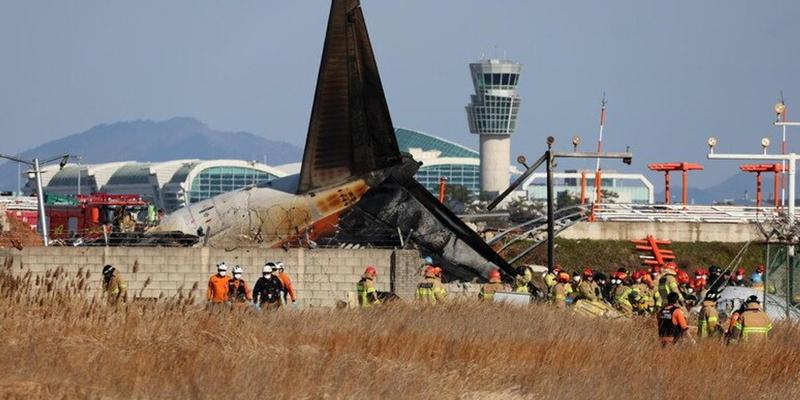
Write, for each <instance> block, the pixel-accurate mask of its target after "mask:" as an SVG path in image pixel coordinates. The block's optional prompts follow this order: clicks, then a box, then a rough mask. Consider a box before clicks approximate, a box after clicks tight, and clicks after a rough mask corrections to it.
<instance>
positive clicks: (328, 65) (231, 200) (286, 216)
mask: <svg viewBox="0 0 800 400" xmlns="http://www.w3.org/2000/svg"><path fill="white" fill-rule="evenodd" d="M419 166H420V163H419V162H417V161H415V160H414V159H413V158H412V157H411V156H410V155H408V154H402V153H401V152H400V151H399V149H398V145H397V139H396V137H395V134H394V129H393V125H392V120H391V117H390V115H389V108H388V106H387V103H386V98H385V95H384V92H383V86H382V85H381V80H380V77H379V74H378V67H377V64H376V62H375V57H374V55H373V52H372V45H371V44H370V40H369V36H368V35H367V27H366V25H365V23H364V16H363V14H362V11H361V5H360V3H359V1H358V0H333V2H332V5H331V11H330V16H329V20H328V27H327V33H326V37H325V45H324V48H323V51H322V61H321V63H320V68H319V76H318V78H317V86H316V92H315V94H314V103H313V108H312V112H311V121H310V123H309V127H308V136H307V138H306V145H305V152H304V154H303V162H302V167H301V171H300V174H299V175H292V176H287V177H284V178H279V179H276V180H273V181H271V182H268V183H265V184H260V185H258V186H255V187H248V188H245V189H241V190H238V191H235V192H230V193H225V194H221V195H218V196H216V197H213V198H211V199H208V200H205V201H201V202H198V203H195V204H192V205H190V206H187V207H185V208H183V209H179V210H177V211H175V212H174V213H172V214H170V215H169V216H167V217H166V218H165V219H164V220H163V221H162V222H161V224H160V225H159V226H158V227H157V228H155V229H154V232H153V233H154V234H155V233H157V232H170V231H180V232H183V233H186V234H198V233H200V232H201V234H202V235H203V238H202V239H201V240H202V241H204V242H205V243H206V244H207V245H209V246H214V247H225V248H233V247H244V246H266V247H298V246H312V245H313V244H314V243H317V242H320V241H324V240H325V239H326V238H336V237H338V238H341V239H342V240H360V241H361V242H362V243H369V242H370V241H371V240H376V241H378V240H381V238H380V236H381V235H380V234H375V232H393V233H394V235H395V238H399V237H400V236H401V235H403V236H405V237H404V238H403V240H409V241H411V242H413V243H414V244H416V245H417V246H418V247H419V248H420V250H421V251H422V252H423V253H425V254H429V255H431V256H433V257H434V259H435V260H436V261H437V262H440V263H441V264H443V266H444V270H445V275H446V277H449V278H451V279H462V280H471V279H474V278H481V279H483V278H486V277H487V275H488V272H489V271H490V270H491V269H493V268H500V269H501V270H502V271H503V272H504V273H505V274H506V275H507V276H513V268H512V267H511V265H509V264H508V263H507V262H506V261H505V260H503V258H502V257H500V256H499V255H498V254H497V253H496V252H494V251H493V250H492V249H491V247H489V246H488V245H487V244H486V243H485V242H484V241H483V239H481V238H480V237H479V236H478V235H477V234H476V233H475V232H473V231H472V230H471V229H470V228H469V227H468V226H467V225H466V224H464V223H463V222H462V221H461V220H460V219H459V218H458V217H457V216H456V215H455V214H453V213H452V212H451V211H450V210H449V209H448V208H447V207H445V206H444V205H442V204H441V203H440V202H439V201H438V200H437V199H436V198H435V197H433V196H432V195H431V194H430V193H429V192H428V191H427V190H426V189H425V188H424V187H423V186H422V185H421V184H420V183H418V182H417V181H416V180H415V179H414V174H415V173H416V172H417V169H418V168H419Z"/></svg>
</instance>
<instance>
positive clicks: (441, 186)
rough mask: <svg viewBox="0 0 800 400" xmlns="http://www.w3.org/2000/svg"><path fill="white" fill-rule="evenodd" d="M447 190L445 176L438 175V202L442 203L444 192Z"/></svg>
mask: <svg viewBox="0 0 800 400" xmlns="http://www.w3.org/2000/svg"><path fill="white" fill-rule="evenodd" d="M446 192H447V177H446V176H440V177H439V203H442V204H444V199H445V193H446Z"/></svg>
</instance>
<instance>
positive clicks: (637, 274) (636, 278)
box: [631, 271, 647, 281]
mask: <svg viewBox="0 0 800 400" xmlns="http://www.w3.org/2000/svg"><path fill="white" fill-rule="evenodd" d="M642 275H643V274H642V271H633V275H632V276H631V277H632V278H633V280H634V281H639V280H641V279H642ZM644 275H647V274H644Z"/></svg>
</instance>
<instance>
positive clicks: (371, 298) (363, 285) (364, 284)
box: [356, 274, 381, 308]
mask: <svg viewBox="0 0 800 400" xmlns="http://www.w3.org/2000/svg"><path fill="white" fill-rule="evenodd" d="M356 292H357V293H358V305H360V306H361V308H369V307H371V306H373V305H375V304H380V303H381V301H380V299H378V290H377V289H375V283H374V282H373V278H372V276H370V275H366V274H365V275H363V276H362V277H361V280H360V281H358V283H357V284H356Z"/></svg>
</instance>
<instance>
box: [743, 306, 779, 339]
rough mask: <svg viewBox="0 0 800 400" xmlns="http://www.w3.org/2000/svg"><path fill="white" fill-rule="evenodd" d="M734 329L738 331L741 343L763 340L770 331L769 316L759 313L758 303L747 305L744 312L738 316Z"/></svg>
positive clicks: (762, 312)
mask: <svg viewBox="0 0 800 400" xmlns="http://www.w3.org/2000/svg"><path fill="white" fill-rule="evenodd" d="M736 329H737V330H738V331H739V337H740V338H741V339H742V341H751V340H754V339H757V340H763V339H766V338H767V337H768V335H769V331H770V330H771V329H772V322H771V321H770V319H769V315H767V313H765V312H764V311H761V307H759V304H758V303H748V304H747V306H746V307H745V310H744V311H743V312H742V313H741V315H739V320H738V321H737V322H736Z"/></svg>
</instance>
